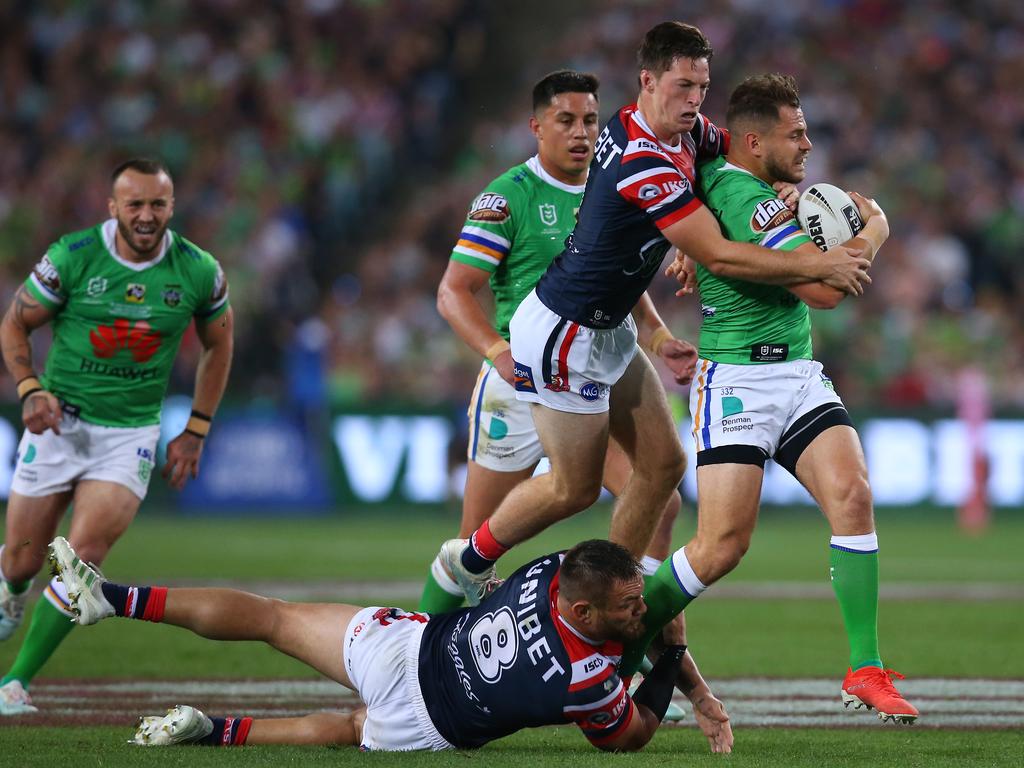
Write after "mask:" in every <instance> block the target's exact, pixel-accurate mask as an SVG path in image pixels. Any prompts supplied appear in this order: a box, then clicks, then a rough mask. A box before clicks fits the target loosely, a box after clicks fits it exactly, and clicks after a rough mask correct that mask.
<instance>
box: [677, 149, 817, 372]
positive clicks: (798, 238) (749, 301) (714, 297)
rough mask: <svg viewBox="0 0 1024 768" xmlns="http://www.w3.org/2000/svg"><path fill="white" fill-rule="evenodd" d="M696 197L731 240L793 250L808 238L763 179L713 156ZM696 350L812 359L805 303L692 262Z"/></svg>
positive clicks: (741, 358) (770, 359)
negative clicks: (698, 308)
mask: <svg viewBox="0 0 1024 768" xmlns="http://www.w3.org/2000/svg"><path fill="white" fill-rule="evenodd" d="M698 177H699V179H700V187H701V197H702V199H703V200H704V203H705V204H706V205H707V207H708V208H709V209H711V212H712V213H713V214H714V215H715V218H716V219H718V222H719V225H720V226H721V227H722V234H724V235H725V237H726V238H727V239H729V240H733V241H735V242H744V243H754V244H755V245H760V246H763V247H765V248H773V249H775V250H779V251H791V250H793V249H794V248H797V247H798V246H800V245H803V244H804V243H810V242H811V238H809V237H808V236H807V235H806V234H805V233H804V231H803V230H802V229H800V225H799V223H798V222H797V220H796V216H794V215H793V212H792V211H790V210H789V209H788V208H787V207H786V206H785V204H784V203H782V201H781V200H779V199H778V198H777V197H776V195H775V190H773V189H772V188H771V187H770V186H769V185H768V184H766V183H765V182H763V181H762V180H761V179H759V178H757V177H756V176H754V175H753V174H751V173H750V172H749V171H746V170H744V169H742V168H739V167H737V166H735V165H732V164H731V163H728V162H726V159H725V158H724V157H718V158H716V159H714V160H711V161H709V162H708V163H705V164H704V165H702V166H701V167H700V170H699V173H698ZM697 286H698V288H699V289H700V301H701V315H702V316H703V321H702V323H701V328H700V356H701V357H702V358H704V359H706V360H713V361H715V362H719V363H731V364H734V365H735V364H744V363H745V364H753V363H779V362H783V361H785V360H802V359H810V358H811V320H810V315H809V313H808V311H807V305H806V304H804V303H803V302H802V301H800V299H798V298H797V297H796V296H794V295H793V294H792V293H790V292H789V291H787V290H786V289H785V288H781V287H779V286H775V285H763V284H760V283H749V282H746V281H744V280H735V279H731V278H727V277H716V276H715V275H712V274H711V273H710V272H709V271H708V270H707V269H705V268H704V267H702V266H700V265H698V266H697Z"/></svg>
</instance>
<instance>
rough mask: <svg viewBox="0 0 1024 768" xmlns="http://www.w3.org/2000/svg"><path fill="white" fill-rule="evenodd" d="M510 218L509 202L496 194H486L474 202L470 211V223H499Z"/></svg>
mask: <svg viewBox="0 0 1024 768" xmlns="http://www.w3.org/2000/svg"><path fill="white" fill-rule="evenodd" d="M508 217H509V211H508V200H506V199H505V197H504V196H503V195H499V194H496V193H494V192H484V193H483V194H482V195H480V197H478V198H477V199H476V200H474V201H473V205H472V206H470V209H469V219H470V221H490V222H493V223H498V222H501V221H505V219H507V218H508Z"/></svg>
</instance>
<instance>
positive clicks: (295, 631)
mask: <svg viewBox="0 0 1024 768" xmlns="http://www.w3.org/2000/svg"><path fill="white" fill-rule="evenodd" d="M277 606H278V620H277V622H276V623H275V627H274V631H273V633H272V635H271V637H270V639H269V641H268V642H270V644H271V645H273V646H274V647H275V648H277V649H278V650H279V651H282V652H283V653H287V654H288V655H289V656H294V657H295V658H296V659H298V660H299V661H302V662H305V663H306V664H308V665H309V666H311V667H313V669H315V670H317V671H318V672H320V673H321V674H323V675H326V676H327V677H329V678H331V679H332V680H336V681H337V682H339V683H341V684H342V685H344V686H346V687H347V688H351V689H352V690H355V686H354V685H353V684H352V680H351V679H350V678H349V676H348V671H347V670H346V669H345V654H344V651H345V632H346V630H347V629H348V625H349V623H350V622H351V621H352V617H353V616H355V615H356V614H357V613H359V611H361V610H362V609H363V607H362V606H357V605H346V604H341V603H286V602H281V601H278V602H277Z"/></svg>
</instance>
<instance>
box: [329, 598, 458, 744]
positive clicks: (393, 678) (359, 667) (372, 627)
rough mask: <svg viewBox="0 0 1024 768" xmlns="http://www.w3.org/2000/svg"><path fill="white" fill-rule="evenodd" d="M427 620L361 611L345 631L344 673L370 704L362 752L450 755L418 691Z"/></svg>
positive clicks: (391, 612) (401, 613) (376, 610)
mask: <svg viewBox="0 0 1024 768" xmlns="http://www.w3.org/2000/svg"><path fill="white" fill-rule="evenodd" d="M427 621H428V617H427V616H426V614H422V613H409V612H408V611H403V610H400V609H398V608H380V607H371V608H363V610H361V611H359V612H358V613H357V614H356V615H355V616H353V617H352V621H350V622H349V625H348V629H346V630H345V645H344V654H345V669H346V670H347V671H348V676H349V678H350V679H351V680H352V684H353V685H355V687H356V692H357V693H358V694H359V698H361V699H362V700H363V702H364V703H365V704H366V721H365V722H364V723H363V740H362V743H361V746H362V747H364V748H366V749H369V750H371V751H372V750H380V751H384V752H404V751H409V750H414V749H430V750H440V749H452V748H453V747H452V745H451V744H449V743H448V742H447V741H446V740H445V739H444V737H443V736H441V734H440V733H438V732H437V728H435V727H434V723H433V722H432V721H431V719H430V715H429V714H427V705H426V704H425V703H424V702H423V693H422V692H421V691H420V678H419V658H420V639H421V637H422V635H423V629H424V627H426V622H427Z"/></svg>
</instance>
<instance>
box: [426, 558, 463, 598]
mask: <svg viewBox="0 0 1024 768" xmlns="http://www.w3.org/2000/svg"><path fill="white" fill-rule="evenodd" d="M430 575H431V576H433V577H434V581H436V582H437V586H439V587H440V588H441V589H443V590H444V591H445V592H447V593H448V594H449V595H451V596H452V597H462V594H463V593H462V589H460V588H459V585H458V584H456V583H455V580H454V579H453V578H452V577H451V576H449V575H448V572H447V571H446V570H445V569H444V566H443V565H441V556H440V555H438V556H437V557H435V558H434V562H432V563H431V564H430Z"/></svg>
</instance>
